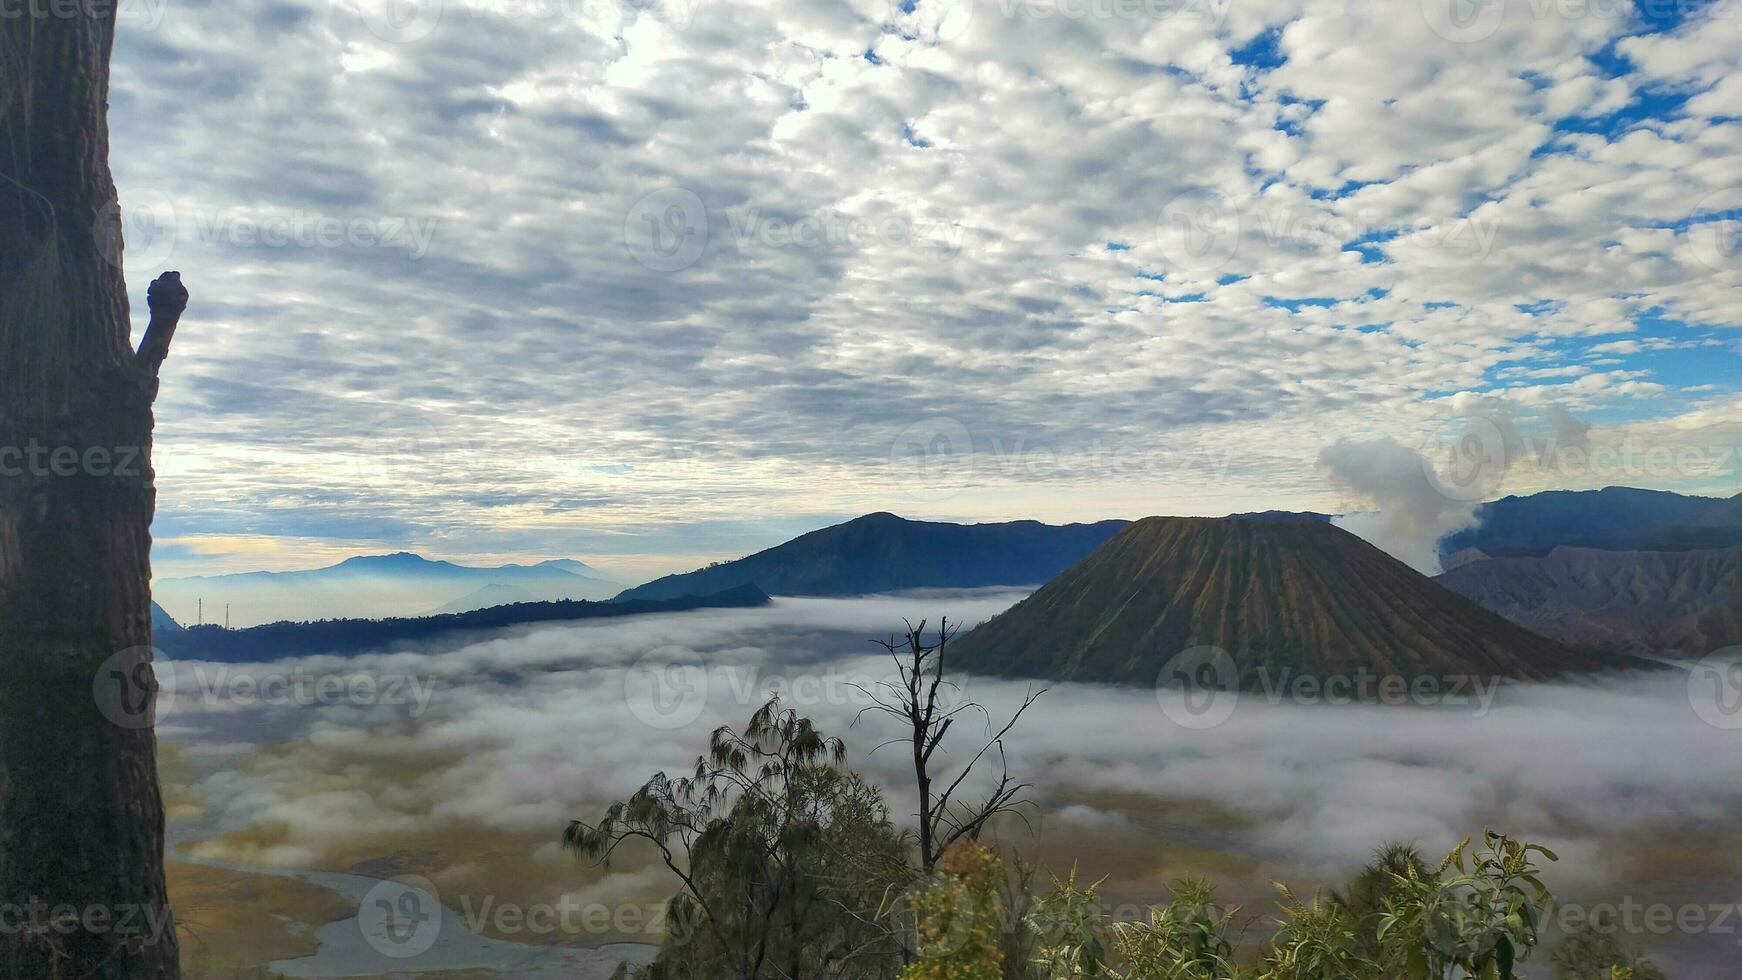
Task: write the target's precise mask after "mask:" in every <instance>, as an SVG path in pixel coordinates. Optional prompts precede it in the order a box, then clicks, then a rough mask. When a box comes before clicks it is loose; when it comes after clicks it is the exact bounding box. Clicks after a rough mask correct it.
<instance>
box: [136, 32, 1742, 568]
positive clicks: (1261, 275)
mask: <svg viewBox="0 0 1742 980" xmlns="http://www.w3.org/2000/svg"><path fill="white" fill-rule="evenodd" d="M1738 60H1742V4H1739V3H1736V2H1732V0H1721V2H1715V3H1693V2H1674V0H1643V2H1642V3H1640V4H1637V5H1636V4H1634V3H1630V2H1621V0H1504V2H1502V0H1486V2H1483V0H1455V2H1453V0H1395V2H1393V0H1331V2H1319V0H1292V2H1284V0H1278V2H1257V0H896V2H894V3H891V2H889V0H780V2H778V3H772V2H771V3H740V2H736V0H394V2H390V3H381V2H373V0H355V2H352V0H333V2H331V3H310V4H303V3H294V2H278V0H231V2H226V3H201V2H194V0H127V2H126V3H124V4H123V5H122V13H121V25H120V34H119V39H118V41H117V44H116V48H115V54H114V78H113V91H112V94H111V124H112V126H113V150H112V152H113V164H114V169H115V174H116V180H117V183H118V185H119V188H120V194H121V203H122V212H123V223H124V228H125V231H126V235H127V245H128V251H127V257H126V271H127V274H128V279H129V285H130V288H131V291H132V293H133V306H134V314H135V317H134V318H135V329H136V330H140V331H142V330H143V326H144V318H145V303H144V290H145V286H146V284H147V283H148V282H149V280H150V279H151V278H152V276H154V275H155V274H156V273H157V272H158V271H161V270H163V269H170V268H173V269H179V270H180V271H181V272H182V274H183V278H184V280H185V281H186V283H187V285H188V286H189V288H190V290H191V291H192V294H193V303H192V305H191V306H190V308H189V311H188V313H187V315H186V317H185V319H184V320H183V324H182V328H181V332H180V333H178V335H177V339H176V347H175V350H174V352H173V355H172V358H171V360H170V362H169V364H168V366H167V367H166V369H165V372H164V386H163V393H162V396H161V398H160V400H159V402H158V408H157V421H158V436H157V446H156V465H157V468H158V473H159V501H158V502H159V510H158V517H157V523H156V526H155V535H156V541H157V543H156V547H155V551H154V558H155V564H156V571H157V574H158V575H159V576H174V575H185V574H211V573H220V572H226V571H238V570H244V569H252V568H294V567H307V566H311V565H319V564H327V563H330V562H332V561H337V560H339V559H341V558H343V557H345V556H348V555H351V554H357V553H380V552H385V551H397V550H416V551H419V552H421V553H424V554H428V555H432V556H437V557H444V558H451V559H458V560H472V561H492V562H494V561H507V560H526V559H538V558H549V557H559V556H561V557H576V558H582V559H585V560H587V561H589V562H592V563H595V564H598V565H599V566H600V567H603V568H606V569H607V570H611V571H615V572H618V573H620V574H625V575H628V576H630V577H633V576H636V575H641V576H644V577H645V576H651V575H652V574H655V573H659V572H664V571H671V570H679V569H684V568H688V567H693V566H694V565H697V564H700V563H703V562H705V561H709V560H713V559H716V558H731V557H736V556H738V555H741V554H744V553H747V552H750V551H753V550H757V549H759V548H762V547H766V546H769V545H772V544H774V543H777V542H779V541H781V540H784V539H786V538H788V537H791V536H792V535H794V534H796V533H799V532H802V531H804V530H809V529H811V528H814V527H818V526H821V525H824V524H829V523H834V522H836V521H838V520H842V519H846V518H849V517H851V516H855V515H857V514H861V513H866V512H870V511H876V510H890V511H895V512H897V513H900V514H903V515H905V516H909V517H918V518H931V519H945V520H1007V519H1014V518H1029V517H1032V518H1039V519H1043V520H1049V521H1071V520H1094V519H1101V518H1106V517H1128V518H1135V517H1140V516H1144V515H1148V514H1156V513H1163V514H1222V513H1228V512H1233V511H1241V510H1254V509H1266V508H1273V507H1274V508H1290V509H1316V510H1325V511H1333V510H1334V511H1347V510H1362V509H1371V508H1372V507H1374V506H1376V505H1380V504H1382V503H1383V498H1382V495H1375V494H1374V493H1372V492H1370V490H1371V488H1365V489H1364V488H1363V485H1362V483H1361V481H1359V480H1351V479H1346V478H1341V477H1340V475H1339V473H1338V472H1337V471H1336V470H1335V468H1334V467H1329V468H1328V467H1327V458H1330V459H1333V460H1334V459H1336V458H1343V457H1347V456H1349V455H1351V454H1349V453H1341V454H1339V453H1338V452H1337V451H1334V450H1333V449H1332V447H1336V446H1339V445H1343V446H1345V447H1346V446H1347V445H1350V444H1355V445H1361V446H1367V447H1372V446H1375V445H1384V446H1392V445H1393V444H1395V446H1397V447H1401V448H1402V449H1404V450H1407V451H1409V452H1414V453H1418V454H1420V455H1421V457H1422V458H1423V459H1424V460H1425V461H1426V465H1429V466H1434V467H1437V468H1440V469H1445V468H1447V467H1451V468H1454V469H1455V468H1456V465H1457V463H1458V462H1459V459H1458V456H1457V454H1458V453H1459V452H1462V451H1464V450H1462V449H1460V447H1466V446H1467V445H1468V439H1467V438H1466V437H1467V436H1468V435H1469V434H1470V433H1471V432H1478V433H1482V432H1489V431H1501V432H1503V433H1504V436H1503V439H1502V442H1503V443H1504V444H1505V445H1506V446H1508V447H1517V446H1524V447H1527V448H1528V450H1529V451H1525V452H1510V451H1509V452H1508V453H1507V458H1506V460H1505V465H1504V466H1503V467H1501V470H1502V472H1500V473H1499V474H1497V475H1496V478H1495V479H1491V480H1487V481H1484V482H1483V483H1482V485H1481V490H1482V493H1483V494H1484V495H1487V496H1493V495H1497V494H1500V493H1507V492H1528V491H1531V490H1535V489H1541V488H1544V487H1562V486H1565V487H1584V486H1604V485H1609V484H1628V485H1636V486H1654V487H1661V488H1665V489H1677V490H1684V491H1689V492H1704V493H1715V494H1725V495H1729V494H1733V493H1735V492H1737V490H1738V489H1742V485H1739V484H1742V460H1739V458H1738V454H1739V452H1742V450H1739V447H1742V372H1739V371H1738V370H1737V368H1738V366H1739V359H1742V330H1738V329H1737V328H1738V327H1739V326H1742V292H1739V286H1742V261H1739V260H1738V248H1737V242H1738V238H1739V234H1738V225H1739V224H1742V186H1739V175H1742V122H1739V120H1738V118H1737V117H1738V115H1739V114H1742V72H1738V71H1737V70H1736V69H1737V62H1738ZM1328 451H1329V452H1331V456H1330V457H1327V455H1326V454H1327V452H1328Z"/></svg>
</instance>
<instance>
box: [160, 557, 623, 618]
mask: <svg viewBox="0 0 1742 980" xmlns="http://www.w3.org/2000/svg"><path fill="white" fill-rule="evenodd" d="M490 585H501V586H507V587H511V588H515V589H518V590H520V592H521V594H522V595H523V597H524V598H526V599H530V600H537V601H556V600H560V599H608V598H610V597H611V596H613V595H615V594H617V592H619V591H621V590H622V588H623V583H622V582H620V581H617V580H615V579H612V578H611V577H609V576H607V575H605V574H604V573H602V572H600V571H598V570H597V569H594V568H592V567H590V566H588V565H586V564H585V563H582V562H578V561H574V560H572V559H555V560H552V561H545V562H540V563H538V564H536V565H500V566H496V567H478V566H471V565H458V564H455V563H453V562H449V561H432V560H430V559H428V558H424V557H423V556H421V555H415V554H412V553H410V552H399V553H397V554H391V555H364V556H359V557H356V558H347V559H346V560H344V561H342V562H340V563H338V564H337V565H332V566H329V567H326V568H314V569H308V570H304V571H293V572H242V573H239V574H235V575H214V576H198V577H193V578H171V579H160V580H158V581H156V582H154V583H152V590H153V593H154V594H155V595H156V597H157V598H158V599H159V601H161V602H162V603H163V604H164V605H165V606H166V607H168V608H170V609H178V610H181V611H182V615H183V616H184V617H186V618H191V616H192V611H193V609H194V608H195V606H196V605H197V604H198V602H199V600H201V599H204V600H205V608H206V618H208V619H213V620H218V621H220V622H221V621H222V617H223V613H224V606H225V605H226V604H227V605H229V606H230V613H231V621H232V622H233V623H235V624H236V625H239V626H244V625H254V624H258V623H263V622H269V621H274V620H286V619H296V620H307V619H332V618H348V617H355V618H372V617H380V616H418V615H422V614H424V613H426V612H428V611H429V610H431V609H434V608H437V607H439V606H443V605H444V604H446V603H451V602H453V601H455V600H457V599H460V598H461V597H463V596H466V595H468V594H470V593H473V592H476V591H477V590H479V589H481V588H484V587H486V586H490Z"/></svg>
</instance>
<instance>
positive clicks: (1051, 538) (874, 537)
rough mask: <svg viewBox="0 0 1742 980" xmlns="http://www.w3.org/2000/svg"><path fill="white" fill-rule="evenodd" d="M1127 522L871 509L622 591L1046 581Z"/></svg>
mask: <svg viewBox="0 0 1742 980" xmlns="http://www.w3.org/2000/svg"><path fill="white" fill-rule="evenodd" d="M1126 524H1127V522H1126V521H1101V522H1100V523H1098V524H1066V525H1062V526H1061V525H1053V524H1042V523H1040V522H1038V521H1012V522H1010V523H1007V524H945V523H937V522H932V521H910V520H906V519H904V518H900V517H897V516H895V515H894V514H887V513H878V514H868V515H866V516H864V517H860V518H857V519H855V520H851V521H848V522H846V523H845V524H836V525H834V526H833V527H826V528H823V529H821V530H818V531H812V532H810V533H809V534H803V535H800V536H799V537H796V538H794V539H792V540H791V541H788V542H786V543H785V544H782V545H777V546H776V547H773V548H769V549H768V550H767V551H759V552H757V553H756V554H754V555H751V556H749V557H748V558H740V559H738V560H737V561H730V562H724V563H722V564H718V565H711V566H709V567H707V568H703V569H699V570H697V571H694V572H686V573H684V574H681V575H667V576H666V577H664V578H661V579H655V580H654V581H652V582H649V583H647V584H646V585H642V586H637V587H636V588H633V589H628V590H626V591H624V592H623V593H622V594H621V595H619V596H618V597H617V598H618V599H619V600H624V599H669V598H674V597H677V596H683V595H699V594H700V595H705V594H708V593H711V592H718V591H720V590H721V589H729V588H733V587H735V586H740V585H750V584H754V585H756V586H758V587H759V588H761V589H762V590H763V591H765V592H768V593H769V594H771V595H800V596H820V595H861V594H866V593H872V592H893V591H896V590H899V589H919V588H978V587H983V586H994V585H1012V586H1020V585H1039V584H1041V583H1042V582H1046V581H1047V580H1049V579H1051V578H1052V577H1053V576H1055V575H1057V574H1058V573H1059V572H1062V571H1064V570H1065V569H1066V568H1069V567H1070V566H1071V565H1072V564H1074V563H1075V562H1076V561H1077V560H1079V559H1081V558H1082V557H1083V556H1084V555H1087V554H1088V553H1089V552H1091V551H1093V550H1095V548H1096V547H1098V546H1099V545H1100V544H1101V543H1102V542H1104V541H1106V540H1107V539H1108V538H1110V537H1112V536H1113V535H1114V534H1116V533H1118V532H1119V530H1120V529H1122V528H1124V527H1125V526H1126Z"/></svg>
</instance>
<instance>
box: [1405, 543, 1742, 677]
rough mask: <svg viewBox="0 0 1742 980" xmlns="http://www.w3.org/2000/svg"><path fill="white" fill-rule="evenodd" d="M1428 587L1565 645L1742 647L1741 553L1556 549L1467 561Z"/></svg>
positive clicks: (1687, 651) (1696, 652)
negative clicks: (1448, 592) (1449, 592)
mask: <svg viewBox="0 0 1742 980" xmlns="http://www.w3.org/2000/svg"><path fill="white" fill-rule="evenodd" d="M1437 581H1439V582H1440V584H1442V585H1444V586H1446V587H1447V588H1449V589H1452V590H1453V591H1455V592H1458V593H1459V594H1461V595H1464V596H1466V597H1468V598H1470V599H1472V600H1474V601H1476V602H1478V603H1480V604H1481V605H1483V606H1484V607H1486V608H1488V609H1490V610H1492V611H1494V612H1496V613H1499V614H1500V615H1503V616H1505V617H1507V618H1508V619H1511V620H1512V621H1513V622H1516V623H1518V624H1520V625H1522V626H1525V627H1527V628H1530V629H1533V630H1536V631H1537V632H1540V633H1543V634H1544V635H1547V636H1552V637H1555V638H1557V639H1559V640H1561V641H1562V642H1566V643H1573V644H1577V645H1581V646H1591V647H1598V648H1601V649H1606V650H1614V651H1621V652H1641V653H1654V654H1668V655H1679V656H1694V657H1698V656H1704V655H1705V654H1707V653H1710V652H1712V651H1714V650H1717V649H1720V648H1723V647H1727V646H1732V645H1735V644H1738V643H1742V547H1738V548H1719V549H1709V550H1698V551H1693V550H1689V551H1611V550H1604V549H1597V548H1578V547H1570V546H1561V547H1557V548H1554V549H1552V550H1551V551H1549V553H1548V554H1546V555H1503V556H1499V557H1488V558H1483V559H1480V560H1477V561H1472V562H1469V563H1467V564H1464V565H1460V566H1458V567H1457V568H1454V569H1451V570H1449V571H1447V572H1445V573H1444V574H1442V575H1440V576H1439V578H1438V579H1437Z"/></svg>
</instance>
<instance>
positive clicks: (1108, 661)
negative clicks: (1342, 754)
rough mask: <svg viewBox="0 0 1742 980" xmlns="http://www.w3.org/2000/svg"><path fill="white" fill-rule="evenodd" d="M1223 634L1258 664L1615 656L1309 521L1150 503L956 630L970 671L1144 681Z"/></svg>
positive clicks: (1244, 671) (1340, 668)
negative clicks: (1020, 596) (983, 618)
mask: <svg viewBox="0 0 1742 980" xmlns="http://www.w3.org/2000/svg"><path fill="white" fill-rule="evenodd" d="M1195 646H1216V647H1221V648H1222V649H1224V650H1226V651H1227V652H1228V653H1229V654H1230V655H1232V657H1233V658H1234V662H1235V664H1236V665H1237V666H1238V667H1239V670H1240V682H1241V685H1242V686H1246V687H1251V686H1254V685H1255V684H1257V683H1258V681H1259V679H1260V677H1261V676H1264V677H1270V678H1280V679H1286V678H1288V677H1298V676H1303V675H1312V676H1319V677H1324V676H1330V675H1345V676H1356V675H1357V672H1358V671H1360V670H1362V669H1365V670H1366V671H1368V672H1370V673H1372V674H1377V675H1380V676H1393V675H1396V676H1402V677H1405V678H1411V679H1413V678H1416V677H1421V676H1435V677H1454V676H1465V677H1484V678H1491V677H1509V678H1520V679H1534V678H1544V677H1549V676H1552V675H1555V674H1559V673H1563V672H1568V671H1577V670H1589V669H1594V668H1598V667H1604V666H1611V665H1612V662H1611V661H1609V660H1608V658H1606V657H1602V656H1600V655H1585V654H1581V653H1575V652H1574V651H1572V650H1570V649H1568V648H1566V647H1564V646H1561V645H1560V644H1558V643H1556V642H1554V641H1552V640H1549V639H1546V638H1544V637H1541V636H1538V635H1536V634H1534V633H1531V632H1529V631H1528V630H1525V629H1524V628H1522V627H1520V626H1516V625H1514V624H1512V623H1510V622H1508V621H1506V620H1505V619H1503V618H1501V617H1500V616H1498V615H1495V614H1494V613H1491V612H1489V611H1487V610H1485V609H1483V608H1482V607H1480V606H1478V605H1476V604H1475V603H1474V602H1471V601H1470V600H1468V599H1465V598H1464V597H1463V596H1460V595H1457V594H1456V593H1453V592H1451V591H1450V590H1448V589H1445V588H1443V587H1441V586H1439V585H1437V584H1435V583H1434V582H1433V581H1432V580H1431V579H1428V578H1427V577H1425V576H1423V575H1421V574H1419V573H1417V572H1416V571H1415V570H1413V569H1411V568H1410V567H1409V566H1407V565H1405V564H1403V563H1402V562H1400V561H1398V560H1396V559H1395V558H1392V557H1391V556H1390V555H1387V554H1385V553H1384V552H1382V551H1380V550H1379V549H1377V548H1375V547H1373V546H1372V545H1370V544H1368V543H1367V542H1365V541H1362V540H1361V539H1360V538H1358V537H1356V536H1355V535H1353V534H1350V533H1349V532H1347V531H1344V530H1342V529H1341V528H1337V527H1333V526H1332V525H1330V524H1325V523H1318V522H1311V521H1269V520H1239V519H1232V518H1219V519H1213V518H1182V517H1151V518H1146V519H1144V520H1141V521H1138V522H1137V523H1135V524H1132V525H1131V526H1130V527H1127V528H1126V529H1125V530H1123V531H1121V532H1120V533H1118V534H1117V535H1115V536H1114V537H1113V538H1111V539H1110V540H1109V541H1107V543H1106V544H1104V545H1102V546H1101V547H1100V548H1098V549H1096V550H1095V551H1094V552H1093V553H1092V554H1090V555H1089V556H1088V557H1087V558H1084V559H1083V560H1082V561H1081V562H1078V563H1077V564H1076V565H1074V566H1072V567H1071V568H1069V569H1067V570H1066V571H1065V572H1064V573H1063V574H1061V575H1059V576H1058V577H1057V578H1055V579H1053V580H1052V581H1051V582H1049V583H1047V585H1045V586H1044V587H1042V588H1041V589H1040V590H1039V591H1037V592H1035V593H1034V594H1033V595H1031V596H1029V597H1028V598H1027V599H1025V600H1023V601H1022V602H1020V603H1018V604H1017V605H1016V606H1014V607H1012V608H1011V609H1009V610H1007V611H1006V612H1004V613H1003V614H1001V615H999V616H997V617H995V618H993V619H991V620H989V621H987V622H986V623H984V624H982V625H980V626H979V627H978V628H976V629H974V630H973V631H972V632H971V633H969V634H967V635H966V636H964V637H963V638H961V639H960V640H958V641H957V642H956V643H955V644H954V645H953V648H952V656H951V660H952V662H953V663H954V665H955V666H957V667H960V668H961V669H963V670H966V671H968V672H970V673H983V674H999V675H1006V676H1024V677H1044V678H1052V679H1059V680H1078V681H1101V682H1109V683H1122V684H1140V685H1151V684H1154V683H1155V681H1156V677H1157V674H1158V673H1159V672H1160V671H1161V669H1162V667H1163V666H1164V665H1165V664H1166V663H1167V662H1168V660H1169V659H1170V658H1172V657H1173V656H1174V655H1175V654H1177V653H1179V652H1180V651H1182V650H1185V649H1187V648H1190V647H1195Z"/></svg>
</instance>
